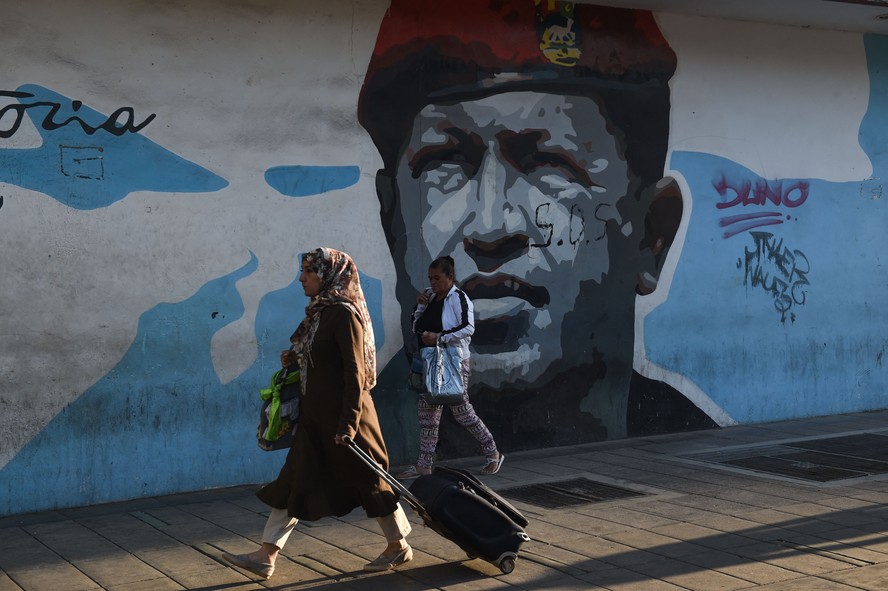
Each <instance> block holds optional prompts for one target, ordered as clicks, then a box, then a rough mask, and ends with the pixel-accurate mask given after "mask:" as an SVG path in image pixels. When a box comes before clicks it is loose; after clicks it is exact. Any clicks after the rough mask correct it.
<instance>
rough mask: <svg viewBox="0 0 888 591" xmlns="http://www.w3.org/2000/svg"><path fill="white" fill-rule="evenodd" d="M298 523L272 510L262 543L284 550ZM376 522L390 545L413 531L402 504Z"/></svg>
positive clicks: (285, 511)
mask: <svg viewBox="0 0 888 591" xmlns="http://www.w3.org/2000/svg"><path fill="white" fill-rule="evenodd" d="M298 522H299V520H298V519H296V518H295V517H290V516H289V515H288V514H287V510H286V509H272V510H271V513H270V514H269V515H268V520H267V521H266V522H265V530H264V531H263V532H262V541H263V542H265V543H268V544H273V545H274V546H277V547H278V548H283V547H284V544H286V543H287V539H288V538H289V537H290V534H291V533H293V528H295V527H296V524H297V523H298ZM376 522H377V523H378V524H379V527H380V529H382V534H383V535H384V536H385V539H386V541H387V542H389V543H392V542H397V541H400V540H403V539H404V538H406V537H407V534H409V533H410V531H411V529H412V528H411V527H410V522H409V521H408V520H407V514H406V513H404V509H402V508H401V504H400V503H399V504H398V508H397V509H395V511H394V513H391V514H389V515H386V516H385V517H377V518H376Z"/></svg>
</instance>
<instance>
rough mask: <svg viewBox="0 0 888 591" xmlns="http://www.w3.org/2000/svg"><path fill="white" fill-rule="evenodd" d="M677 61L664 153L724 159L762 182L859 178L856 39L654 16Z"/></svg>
mask: <svg viewBox="0 0 888 591" xmlns="http://www.w3.org/2000/svg"><path fill="white" fill-rule="evenodd" d="M657 21H658V23H659V24H660V27H661V29H662V30H663V32H664V34H665V35H666V38H667V40H668V41H669V43H670V45H671V46H672V48H673V49H674V50H675V53H676V54H677V57H678V69H677V71H676V74H675V77H674V78H673V80H672V128H671V132H670V145H671V149H672V150H673V151H679V150H687V151H700V152H707V153H711V154H716V155H719V156H724V157H725V158H729V159H731V160H734V161H735V162H738V163H739V164H742V165H743V166H746V167H748V168H749V169H751V170H752V171H753V172H755V173H757V174H759V175H761V176H762V177H765V178H769V179H774V178H820V179H824V180H830V181H837V182H839V181H848V180H859V179H863V178H867V177H868V176H870V174H871V173H872V167H871V164H870V162H869V159H868V158H867V157H866V154H865V153H864V152H863V150H862V149H861V148H860V145H859V143H858V140H857V133H858V130H859V127H860V122H861V119H862V117H863V115H864V113H865V111H866V108H867V103H868V100H869V83H868V75H867V70H866V58H865V54H864V48H863V37H862V35H860V34H857V33H843V32H834V31H823V30H814V29H803V28H800V27H791V26H778V25H763V24H755V23H747V22H741V21H732V20H723V19H713V18H702V17H690V16H679V15H674V14H667V13H658V14H657Z"/></svg>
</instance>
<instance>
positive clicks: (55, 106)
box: [0, 90, 156, 139]
mask: <svg viewBox="0 0 888 591" xmlns="http://www.w3.org/2000/svg"><path fill="white" fill-rule="evenodd" d="M0 97H6V98H13V99H18V100H19V101H20V102H18V103H12V104H9V105H6V106H5V107H3V108H2V109H0V122H2V121H3V118H4V117H6V115H7V113H12V114H13V120H12V124H11V125H10V126H9V127H8V128H6V129H0V138H4V139H5V138H10V137H12V136H13V135H15V133H16V132H17V131H18V129H19V126H20V125H21V124H22V120H23V119H24V117H25V113H26V112H27V111H28V109H40V108H47V109H48V112H47V113H46V116H45V117H43V121H42V122H41V123H40V126H41V127H42V128H43V129H45V130H46V131H53V130H56V129H59V128H60V127H65V126H66V125H69V124H71V123H77V124H79V125H80V127H81V128H82V129H83V131H84V133H86V134H87V135H93V134H94V133H96V132H97V131H98V130H100V129H102V130H104V131H107V132H108V133H110V134H112V135H115V136H118V137H119V136H122V135H123V134H125V133H137V132H139V131H140V130H142V129H143V128H144V127H145V126H146V125H148V124H149V123H151V121H153V120H154V118H155V117H156V115H155V114H154V113H152V114H151V115H149V116H148V117H146V118H145V119H144V120H142V122H141V123H136V122H135V119H136V114H135V111H134V110H133V109H132V107H120V108H119V109H117V110H116V111H114V112H113V113H111V115H109V116H108V117H107V118H106V119H105V121H103V122H102V123H101V124H100V125H98V126H95V127H94V126H92V125H90V124H89V123H87V122H86V121H84V120H83V119H81V118H80V117H77V116H76V115H74V116H71V117H68V118H67V119H65V120H64V121H62V122H58V121H56V120H55V117H56V115H58V112H59V110H60V109H61V108H62V105H61V104H60V103H56V102H52V101H34V102H22V99H31V98H34V95H33V94H31V93H29V92H19V91H10V90H0ZM82 106H83V103H82V102H81V101H71V107H70V108H71V110H72V111H74V112H75V113H76V112H77V111H79V110H80V107H82Z"/></svg>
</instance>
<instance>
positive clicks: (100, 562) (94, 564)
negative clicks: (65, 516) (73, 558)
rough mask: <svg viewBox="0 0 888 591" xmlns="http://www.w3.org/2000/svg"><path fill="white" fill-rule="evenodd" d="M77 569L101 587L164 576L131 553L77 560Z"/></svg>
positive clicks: (117, 553)
mask: <svg viewBox="0 0 888 591" xmlns="http://www.w3.org/2000/svg"><path fill="white" fill-rule="evenodd" d="M76 566H77V569H78V570H80V571H81V572H83V573H84V574H85V575H86V576H88V577H89V578H91V579H93V580H94V581H96V582H97V583H99V584H100V585H101V586H102V587H103V588H106V587H115V586H121V585H128V584H132V583H139V582H143V581H150V580H156V579H160V578H163V577H164V574H163V573H162V572H160V571H158V570H157V569H155V568H153V567H151V566H149V565H147V564H145V563H144V562H142V561H141V560H139V559H138V558H136V557H135V556H133V555H132V554H127V553H125V552H123V553H119V552H115V553H114V554H110V555H108V556H105V557H102V558H101V559H93V560H78V561H77V562H76Z"/></svg>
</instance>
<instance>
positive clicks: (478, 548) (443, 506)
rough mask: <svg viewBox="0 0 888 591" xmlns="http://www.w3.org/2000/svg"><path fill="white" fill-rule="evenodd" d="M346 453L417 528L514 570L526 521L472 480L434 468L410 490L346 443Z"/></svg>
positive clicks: (503, 568) (471, 555) (504, 569)
mask: <svg viewBox="0 0 888 591" xmlns="http://www.w3.org/2000/svg"><path fill="white" fill-rule="evenodd" d="M348 443H349V447H350V448H351V450H352V451H353V452H354V453H355V454H357V456H358V457H359V458H361V459H362V460H363V461H364V463H365V464H367V466H369V467H370V468H371V469H372V470H373V471H374V472H376V474H377V475H378V476H379V477H380V478H382V479H383V480H385V481H386V482H387V483H389V485H390V486H391V487H392V488H394V489H395V490H396V491H398V493H400V495H401V497H402V498H403V499H404V500H405V501H406V502H407V504H409V505H410V506H411V507H412V508H413V509H414V510H415V511H416V512H417V513H418V514H419V516H420V517H421V518H422V520H423V522H424V523H425V524H426V525H427V526H428V527H430V528H432V529H433V530H435V531H436V532H438V533H439V534H441V535H442V536H444V537H445V538H447V539H448V540H450V541H451V542H453V543H455V544H456V545H457V546H459V547H460V548H461V549H462V550H463V551H464V552H465V553H466V555H467V556H468V557H469V558H481V559H483V560H486V561H487V562H490V563H491V564H494V565H496V566H498V567H499V569H500V570H501V571H502V572H503V573H506V574H508V573H510V572H512V571H513V570H514V569H515V560H516V559H517V558H518V550H519V549H520V548H521V545H522V544H523V543H524V542H529V541H530V537H528V535H527V533H525V531H524V528H525V527H526V526H527V519H526V518H525V517H524V516H523V515H522V514H521V512H520V511H518V509H516V508H515V507H513V506H512V505H511V504H510V503H509V502H508V501H506V500H505V499H504V498H502V497H501V496H499V495H498V494H497V493H496V492H494V491H493V490H491V489H490V488H488V487H487V486H486V485H485V484H483V483H482V482H481V481H479V480H478V479H477V478H475V477H474V476H472V475H471V474H469V473H468V472H466V471H465V470H458V469H456V468H444V467H436V468H435V469H434V471H433V472H432V473H431V474H429V475H427V476H420V477H419V478H417V479H416V480H414V481H413V484H411V485H410V488H409V489H408V488H406V487H405V486H404V485H403V484H401V483H400V482H398V480H397V479H395V477H394V476H392V475H391V474H389V473H388V472H386V471H385V470H383V469H382V468H381V467H380V466H379V464H377V463H376V462H375V461H374V460H373V458H371V457H370V456H368V455H367V453H366V452H364V450H362V449H361V448H359V447H358V446H357V445H355V443H354V441H351V440H349V442H348Z"/></svg>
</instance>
